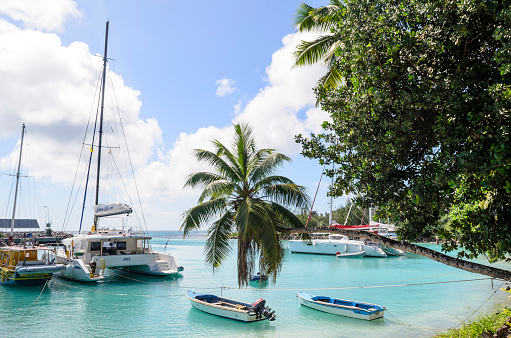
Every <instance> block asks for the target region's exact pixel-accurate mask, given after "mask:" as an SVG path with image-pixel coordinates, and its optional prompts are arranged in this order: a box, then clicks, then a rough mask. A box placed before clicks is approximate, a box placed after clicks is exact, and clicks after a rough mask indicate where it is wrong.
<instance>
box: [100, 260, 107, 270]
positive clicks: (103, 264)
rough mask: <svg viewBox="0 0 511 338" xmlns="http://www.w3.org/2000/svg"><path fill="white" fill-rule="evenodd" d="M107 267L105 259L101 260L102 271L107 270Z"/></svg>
mask: <svg viewBox="0 0 511 338" xmlns="http://www.w3.org/2000/svg"><path fill="white" fill-rule="evenodd" d="M105 267H106V264H105V259H104V258H101V269H102V270H105Z"/></svg>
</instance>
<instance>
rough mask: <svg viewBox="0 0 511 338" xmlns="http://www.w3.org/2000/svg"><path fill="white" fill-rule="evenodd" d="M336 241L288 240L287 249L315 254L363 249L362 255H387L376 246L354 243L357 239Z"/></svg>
mask: <svg viewBox="0 0 511 338" xmlns="http://www.w3.org/2000/svg"><path fill="white" fill-rule="evenodd" d="M353 242H354V243H349V242H348V241H337V240H328V239H319V240H312V241H311V242H307V241H300V240H290V241H289V249H290V250H291V252H294V253H307V254H316V255H337V253H341V254H349V253H359V252H361V251H365V254H364V256H369V257H387V254H386V253H385V252H383V250H381V249H380V248H378V247H373V246H368V245H365V244H362V243H356V242H358V241H353Z"/></svg>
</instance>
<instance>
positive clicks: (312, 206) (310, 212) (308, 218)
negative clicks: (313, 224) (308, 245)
mask: <svg viewBox="0 0 511 338" xmlns="http://www.w3.org/2000/svg"><path fill="white" fill-rule="evenodd" d="M325 168H326V162H325V165H324V166H323V171H322V172H321V176H320V177H319V183H318V187H317V188H316V194H315V195H314V200H312V205H311V210H310V211H309V216H307V221H306V222H305V227H307V224H309V220H310V218H311V214H312V208H314V202H316V197H317V196H318V191H319V186H320V185H321V179H322V178H323V174H324V173H325ZM329 225H330V224H329Z"/></svg>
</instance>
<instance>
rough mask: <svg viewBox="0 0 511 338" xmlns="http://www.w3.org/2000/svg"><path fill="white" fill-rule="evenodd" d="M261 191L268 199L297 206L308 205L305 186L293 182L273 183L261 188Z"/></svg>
mask: <svg viewBox="0 0 511 338" xmlns="http://www.w3.org/2000/svg"><path fill="white" fill-rule="evenodd" d="M261 191H262V193H263V194H264V195H265V197H266V198H268V199H269V200H271V201H273V202H276V203H279V204H284V205H290V206H294V207H297V208H304V207H306V206H307V205H309V197H308V196H307V194H306V189H305V187H303V186H301V185H296V184H293V183H287V184H273V185H267V186H264V187H262V188H261Z"/></svg>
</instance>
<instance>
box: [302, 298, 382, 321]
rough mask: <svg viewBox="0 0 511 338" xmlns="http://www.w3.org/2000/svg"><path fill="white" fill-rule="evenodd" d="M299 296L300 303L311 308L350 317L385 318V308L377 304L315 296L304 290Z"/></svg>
mask: <svg viewBox="0 0 511 338" xmlns="http://www.w3.org/2000/svg"><path fill="white" fill-rule="evenodd" d="M298 298H299V299H300V304H302V305H304V306H307V307H310V308H311V309H315V310H319V311H323V312H327V313H331V314H334V315H338V316H344V317H350V318H357V319H365V320H374V319H378V318H383V314H384V312H385V308H383V307H382V306H380V305H376V304H371V303H362V302H355V301H352V300H345V299H337V298H331V297H327V296H315V295H311V294H308V293H304V292H298Z"/></svg>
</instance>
